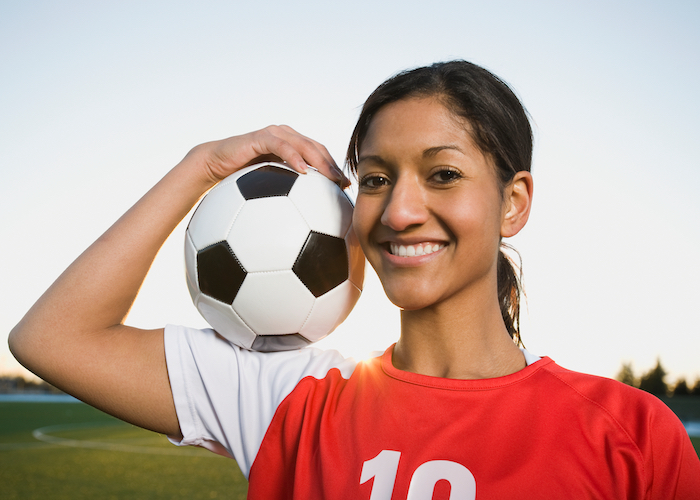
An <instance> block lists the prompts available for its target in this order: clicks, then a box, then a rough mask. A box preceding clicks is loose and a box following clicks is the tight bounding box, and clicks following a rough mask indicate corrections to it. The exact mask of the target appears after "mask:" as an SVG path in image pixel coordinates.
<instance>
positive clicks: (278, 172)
mask: <svg viewBox="0 0 700 500" xmlns="http://www.w3.org/2000/svg"><path fill="white" fill-rule="evenodd" d="M297 177H299V174H297V173H296V172H292V171H291V170H287V169H285V168H280V167H274V166H272V165H265V166H264V167H260V168H257V169H255V170H253V171H252V172H248V173H247V174H245V175H243V176H241V177H240V178H239V179H238V180H237V181H236V184H238V189H239V190H240V192H241V194H242V195H243V197H244V198H245V199H246V200H253V199H255V198H267V197H269V196H287V195H288V194H289V191H290V190H291V189H292V186H293V185H294V181H296V180H297Z"/></svg>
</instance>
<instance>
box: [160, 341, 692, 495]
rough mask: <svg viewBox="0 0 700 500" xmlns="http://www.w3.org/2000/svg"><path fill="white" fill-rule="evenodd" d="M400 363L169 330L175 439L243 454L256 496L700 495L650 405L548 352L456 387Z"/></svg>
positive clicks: (674, 428)
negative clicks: (261, 347)
mask: <svg viewBox="0 0 700 500" xmlns="http://www.w3.org/2000/svg"><path fill="white" fill-rule="evenodd" d="M391 353H392V348H389V349H388V350H387V351H386V352H385V353H384V354H383V355H382V356H380V357H376V358H373V359H370V360H369V361H365V362H361V363H354V362H353V361H351V360H345V359H343V358H342V357H340V356H339V355H337V353H333V352H324V351H319V350H316V349H305V350H302V351H293V352H287V353H274V354H261V353H251V352H248V351H241V350H239V349H238V348H236V347H234V346H231V345H230V344H228V343H227V342H226V341H224V340H223V339H221V338H219V337H217V336H216V335H215V334H213V333H212V332H211V331H196V330H188V329H183V328H175V327H169V328H168V329H167V330H166V354H167V357H168V367H169V368H168V369H169V374H170V378H171V385H172V387H173V394H174V397H175V403H176V408H177V411H178V418H179V420H180V426H181V430H182V433H183V437H182V439H181V440H180V441H179V442H180V444H195V445H199V446H205V447H207V448H210V449H212V450H214V451H217V452H219V453H224V454H227V455H231V456H234V457H235V458H236V460H237V461H238V463H239V465H240V466H241V469H242V470H243V472H244V473H245V474H246V475H248V477H249V481H250V486H249V494H248V496H249V498H253V499H258V498H259V499H277V498H290V499H291V498H294V499H304V500H307V499H336V498H337V499H369V500H404V499H409V500H430V499H434V500H438V499H452V500H456V499H472V498H477V499H479V500H482V499H504V498H507V499H517V498H523V499H538V498H542V499H545V498H546V499H558V498H567V499H569V498H570V499H573V498H575V499H583V498H610V499H624V498H634V499H647V498H648V499H661V498H669V499H670V498H687V499H697V498H700V460H698V457H697V455H696V453H695V451H694V449H693V447H692V445H691V443H690V440H689V438H688V435H687V433H686V431H685V429H684V428H683V426H682V425H681V423H680V422H679V421H678V419H677V418H676V416H675V415H674V414H673V413H672V412H671V411H670V410H669V409H668V408H667V407H666V405H664V404H663V403H662V402H661V401H660V400H658V399H657V398H656V397H654V396H651V395H649V394H647V393H644V392H642V391H639V390H637V389H634V388H631V387H628V386H626V385H623V384H620V383H618V382H616V381H613V380H609V379H605V378H600V377H594V376H591V375H584V374H581V373H576V372H572V371H570V370H566V369H564V368H561V367H559V366H558V365H557V364H556V363H554V362H553V361H552V360H551V359H549V358H542V359H540V360H538V361H535V362H534V363H532V364H530V365H529V366H527V367H526V368H525V369H523V370H521V371H519V372H517V373H514V374H512V375H508V376H505V377H499V378H495V379H485V380H453V379H443V378H436V377H428V376H423V375H417V374H413V373H408V372H403V371H400V370H397V369H396V368H394V367H393V366H392V364H391ZM528 357H529V358H530V359H531V360H532V358H533V357H532V356H529V355H528Z"/></svg>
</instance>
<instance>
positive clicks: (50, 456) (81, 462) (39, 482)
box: [0, 403, 248, 500]
mask: <svg viewBox="0 0 700 500" xmlns="http://www.w3.org/2000/svg"><path fill="white" fill-rule="evenodd" d="M76 424H78V425H76ZM82 424H91V425H89V426H83V425H82ZM47 426H51V427H52V428H50V429H45V430H44V434H45V435H46V436H48V438H47V439H49V438H54V439H55V438H59V439H63V440H64V441H62V442H63V443H64V444H65V443H66V441H65V440H69V441H68V442H69V443H72V444H76V445H81V446H80V447H75V446H65V445H60V444H51V443H45V442H42V441H38V440H37V439H35V438H34V437H33V435H32V431H33V430H35V429H38V428H43V427H47ZM56 426H63V428H60V427H56ZM115 445H116V446H117V447H119V446H122V447H124V446H127V447H129V448H127V449H129V450H131V451H117V450H113V449H100V448H86V447H84V446H93V447H108V448H109V447H112V446H115ZM0 485H2V486H1V487H0V491H2V498H3V499H4V500H10V499H22V500H25V499H34V498H37V499H38V498H42V499H44V498H51V499H59V500H60V499H76V498H103V499H122V498H124V499H126V498H129V499H134V498H149V499H160V498H162V499H179V498H182V499H185V498H187V499H211V498H219V499H220V498H226V499H229V498H232V499H239V498H240V499H243V498H245V497H246V492H247V488H248V485H247V482H246V480H245V478H244V477H243V475H242V474H241V473H240V471H239V470H238V466H237V465H236V463H235V462H234V461H233V460H231V459H227V458H223V457H219V456H217V455H214V454H212V453H210V452H208V451H206V450H200V449H197V448H192V447H185V448H178V447H175V446H173V445H172V444H170V443H169V442H168V441H167V439H166V438H165V437H164V436H162V435H159V434H155V433H152V432H149V431H145V430H143V429H139V428H138V427H134V426H131V425H129V424H125V423H123V422H120V421H119V420H116V419H114V418H112V417H110V416H108V415H106V414H104V413H102V412H100V411H98V410H95V409H94V408H91V407H89V406H87V405H84V404H82V403H0Z"/></svg>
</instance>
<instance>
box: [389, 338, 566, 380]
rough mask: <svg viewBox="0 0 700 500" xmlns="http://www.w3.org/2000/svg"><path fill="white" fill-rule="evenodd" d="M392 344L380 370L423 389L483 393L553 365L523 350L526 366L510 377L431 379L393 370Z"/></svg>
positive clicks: (524, 378)
mask: <svg viewBox="0 0 700 500" xmlns="http://www.w3.org/2000/svg"><path fill="white" fill-rule="evenodd" d="M395 345H396V344H392V345H391V346H390V347H389V348H388V349H387V350H386V351H385V352H384V354H382V356H381V364H382V370H383V371H384V373H386V374H387V375H388V376H389V377H391V378H394V379H397V380H401V381H404V382H408V383H411V384H416V385H422V386H425V387H434V388H437V389H448V390H457V391H484V390H491V389H498V388H501V387H507V386H509V385H513V384H517V383H520V382H522V381H524V380H526V379H528V378H530V377H531V376H532V375H534V374H535V373H537V372H538V371H539V370H540V369H541V368H543V367H544V366H546V365H548V364H550V363H553V361H552V360H551V359H550V358H548V357H547V356H544V357H542V358H540V357H539V356H535V355H533V354H530V353H529V352H527V351H525V350H524V349H523V354H524V355H525V360H526V362H527V363H528V365H527V366H526V367H525V368H523V369H522V370H520V371H517V372H515V373H511V374H510V375H505V376H503V377H496V378H485V379H470V380H461V379H453V378H442V377H431V376H429V375H420V374H418V373H412V372H407V371H403V370H399V369H398V368H395V367H394V365H393V364H392V362H391V357H392V355H393V353H394V346H395Z"/></svg>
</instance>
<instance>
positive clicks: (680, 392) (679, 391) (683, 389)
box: [673, 378, 690, 396]
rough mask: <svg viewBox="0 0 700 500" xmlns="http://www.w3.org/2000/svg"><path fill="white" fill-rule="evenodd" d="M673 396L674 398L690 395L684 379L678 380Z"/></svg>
mask: <svg viewBox="0 0 700 500" xmlns="http://www.w3.org/2000/svg"><path fill="white" fill-rule="evenodd" d="M673 395H674V396H689V395H690V388H689V387H688V383H687V382H686V381H685V379H684V378H682V379H680V380H679V381H678V383H677V384H676V387H674V388H673Z"/></svg>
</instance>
